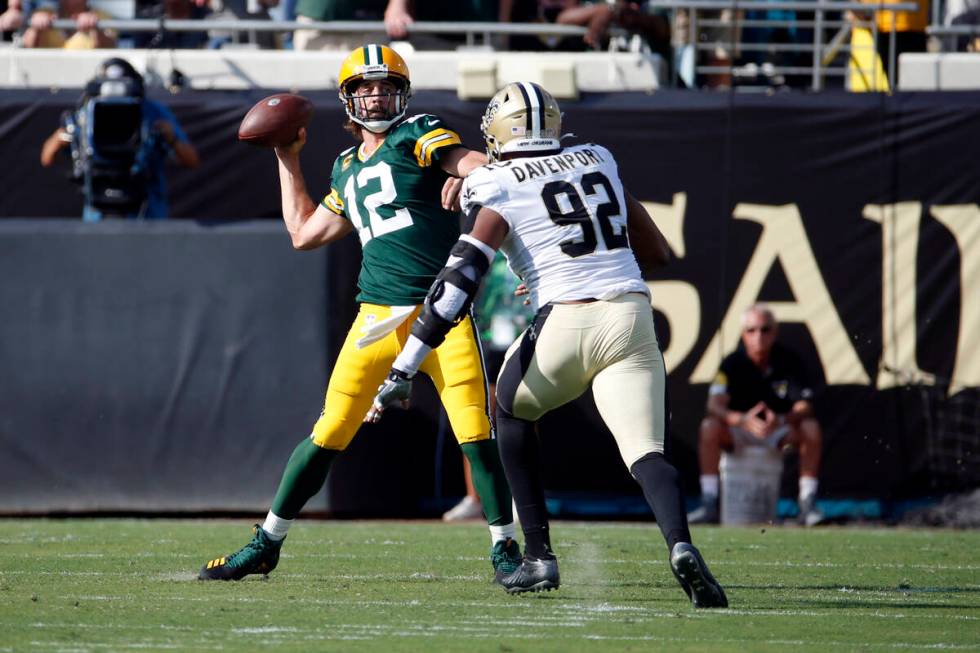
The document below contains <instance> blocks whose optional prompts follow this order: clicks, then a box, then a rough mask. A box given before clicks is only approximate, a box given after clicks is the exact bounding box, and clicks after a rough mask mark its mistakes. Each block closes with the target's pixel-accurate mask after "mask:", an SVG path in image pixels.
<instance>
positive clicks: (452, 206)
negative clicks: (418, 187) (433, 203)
mask: <svg viewBox="0 0 980 653" xmlns="http://www.w3.org/2000/svg"><path fill="white" fill-rule="evenodd" d="M462 189H463V180H462V179H460V178H459V177H449V178H448V179H446V183H444V184H443V185H442V208H444V209H446V210H447V211H459V210H460V208H461V207H460V204H459V191H461V190H462Z"/></svg>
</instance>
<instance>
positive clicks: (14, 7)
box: [0, 0, 24, 41]
mask: <svg viewBox="0 0 980 653" xmlns="http://www.w3.org/2000/svg"><path fill="white" fill-rule="evenodd" d="M23 24H24V3H23V0H9V1H8V0H4V1H3V2H2V3H0V41H10V40H11V38H12V35H13V33H14V32H16V31H17V30H19V29H20V28H21V26H22V25H23Z"/></svg>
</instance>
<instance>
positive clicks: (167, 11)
mask: <svg viewBox="0 0 980 653" xmlns="http://www.w3.org/2000/svg"><path fill="white" fill-rule="evenodd" d="M207 13H208V4H207V0H160V1H159V2H154V3H152V4H148V5H144V6H142V7H140V8H139V9H137V11H136V17H137V18H151V19H160V18H170V19H174V20H196V19H199V18H204V17H205V16H206V15H207ZM207 40H208V37H207V35H206V34H205V32H174V31H170V30H167V29H164V28H162V27H161V29H160V30H159V31H156V32H136V33H134V34H133V36H132V41H133V47H134V48H160V49H177V48H180V49H195V48H201V47H204V44H205V43H207Z"/></svg>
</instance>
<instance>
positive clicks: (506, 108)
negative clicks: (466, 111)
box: [480, 82, 561, 161]
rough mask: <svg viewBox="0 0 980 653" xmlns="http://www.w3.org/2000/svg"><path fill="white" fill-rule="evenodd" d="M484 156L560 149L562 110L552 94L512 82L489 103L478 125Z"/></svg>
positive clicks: (523, 83) (493, 156)
mask: <svg viewBox="0 0 980 653" xmlns="http://www.w3.org/2000/svg"><path fill="white" fill-rule="evenodd" d="M480 131H482V132H483V139H484V140H485V141H486V143H487V156H488V157H490V160H491V161H499V160H500V157H501V155H503V154H507V153H508V152H537V151H544V150H557V149H559V148H560V147H561V145H560V143H559V141H560V139H561V109H559V108H558V102H557V101H556V100H555V98H554V97H552V95H551V93H549V92H548V91H546V90H544V89H543V88H541V87H540V86H538V85H537V84H533V83H531V82H512V83H510V84H508V85H507V86H505V87H503V88H502V89H500V90H499V91H497V94H496V95H494V96H493V99H491V100H490V104H488V105H487V110H486V112H485V113H484V114H483V121H482V122H481V123H480Z"/></svg>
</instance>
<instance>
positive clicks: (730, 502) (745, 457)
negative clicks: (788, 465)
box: [719, 447, 783, 525]
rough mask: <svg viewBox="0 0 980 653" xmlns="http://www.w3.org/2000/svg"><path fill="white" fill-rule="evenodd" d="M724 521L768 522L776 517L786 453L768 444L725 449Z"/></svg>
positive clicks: (722, 509) (722, 467)
mask: <svg viewBox="0 0 980 653" xmlns="http://www.w3.org/2000/svg"><path fill="white" fill-rule="evenodd" d="M719 475H720V477H721V523H722V524H729V525H736V524H765V523H769V522H771V521H773V520H774V519H775V518H776V502H777V501H778V500H779V486H780V482H781V480H782V476H783V454H782V452H780V451H779V450H778V449H770V448H769V447H740V448H739V450H738V451H737V452H732V453H728V452H723V453H722V454H721V464H720V465H719Z"/></svg>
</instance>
